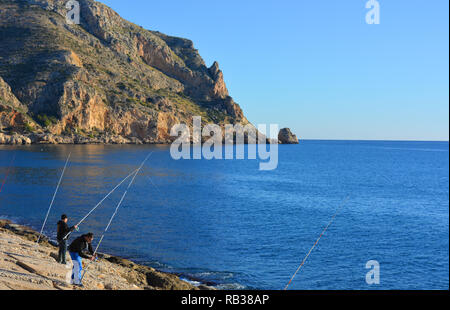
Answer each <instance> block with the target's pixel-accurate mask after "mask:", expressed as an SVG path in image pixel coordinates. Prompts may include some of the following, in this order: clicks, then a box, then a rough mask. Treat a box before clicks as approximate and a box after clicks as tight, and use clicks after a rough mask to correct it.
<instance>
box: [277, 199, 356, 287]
mask: <svg viewBox="0 0 450 310" xmlns="http://www.w3.org/2000/svg"><path fill="white" fill-rule="evenodd" d="M349 199H350V196H349V197H347V198H346V199H345V201H344V202H343V203H342V204H341V206H340V207H339V208H338V209H337V211H336V213H335V214H334V215H333V217H332V218H331V221H330V222H329V223H328V225H327V226H326V227H325V229H324V230H323V231H322V233H321V234H320V236H319V238H318V239H317V240H316V242H315V243H314V245H313V246H312V248H311V249H310V250H309V252H308V254H306V256H305V258H304V259H303V261H302V263H301V264H300V266H299V267H298V268H297V271H295V273H294V275H293V276H292V278H291V280H289V283H288V284H287V285H286V287H285V288H284V290H285V291H286V290H287V289H288V288H289V285H291V283H292V281H293V280H294V278H295V276H296V275H297V274H298V272H299V271H300V270H301V269H302V267H303V266H304V265H305V263H306V260H307V259H308V257H309V256H310V255H311V253H312V251H313V250H314V248H315V247H316V246H317V244H319V241H320V239H322V237H323V235H324V234H325V232H326V231H327V230H328V228H329V227H330V226H331V224H332V223H333V222H334V220H335V219H336V217H337V216H338V214H339V212H340V211H341V209H342V208H343V207H344V205H345V204H346V203H347V201H348V200H349Z"/></svg>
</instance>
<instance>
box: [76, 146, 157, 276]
mask: <svg viewBox="0 0 450 310" xmlns="http://www.w3.org/2000/svg"><path fill="white" fill-rule="evenodd" d="M152 154H153V152H152V153H150V154H149V155H148V156H147V157H146V158H145V159H144V161H143V162H142V164H141V166H140V167H139V168H138V169H137V170H136V173H135V174H134V176H133V179H131V181H130V184H128V187H127V189H126V190H125V192H124V193H123V195H122V198H121V199H120V201H119V203H118V204H117V206H116V209H115V210H114V213H113V215H112V216H111V218H110V219H109V222H108V225H106V228H105V230H104V232H103V235H102V236H101V238H100V240H99V242H98V244H97V247H96V248H95V251H94V254H93V257H95V255H96V254H97V251H98V249H99V247H100V244H101V243H102V241H103V238H105V235H106V233H107V232H108V229H109V227H110V226H111V223H112V221H113V219H114V217H115V216H116V214H117V212H118V211H119V208H120V206H121V205H122V202H123V200H124V199H125V196H126V195H127V193H128V190H129V189H130V187H131V185H132V184H133V183H134V180H135V179H136V176H137V175H138V174H139V171H141V169H142V167H143V166H144V164H145V162H146V161H147V160H148V159H149V158H150V156H151V155H152ZM91 263H92V261H90V262H89V263H88V265H87V266H86V268H85V269H84V272H83V275H82V276H81V279H80V282H82V281H83V278H84V275H85V274H86V271H87V269H88V267H89V265H90V264H91Z"/></svg>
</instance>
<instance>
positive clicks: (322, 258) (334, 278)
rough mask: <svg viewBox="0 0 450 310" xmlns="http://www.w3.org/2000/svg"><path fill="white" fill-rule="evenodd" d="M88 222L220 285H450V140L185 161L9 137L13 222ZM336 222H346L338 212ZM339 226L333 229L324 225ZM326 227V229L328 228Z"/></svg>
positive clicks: (151, 149)
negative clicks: (266, 167)
mask: <svg viewBox="0 0 450 310" xmlns="http://www.w3.org/2000/svg"><path fill="white" fill-rule="evenodd" d="M69 154H70V160H69V162H68V165H67V168H66V170H65V173H64V175H63V177H62V179H61V183H60V186H59V189H58V192H57V193H56V196H55V199H54V203H53V205H52V208H51V209H50V212H49V216H48V220H47V222H46V225H45V227H44V233H45V234H46V235H47V236H49V237H51V238H55V235H56V223H57V221H58V220H59V218H60V216H61V214H63V213H64V214H67V215H68V216H69V224H76V223H77V222H78V221H79V220H81V219H82V218H83V217H84V216H85V215H86V214H88V212H89V211H90V210H92V208H93V207H94V206H95V205H96V204H97V203H98V202H99V201H101V200H102V199H103V198H104V197H105V196H106V195H107V194H108V193H109V192H110V191H111V190H112V189H113V188H114V187H116V185H117V184H119V182H121V181H122V180H123V179H124V178H125V177H126V176H127V175H128V174H130V173H131V172H132V171H134V170H135V169H136V168H137V167H139V165H140V164H141V162H142V161H143V160H144V158H145V157H147V156H148V155H149V154H151V155H150V157H149V159H148V161H147V162H146V164H145V165H144V167H143V168H142V170H141V171H140V173H139V174H138V175H137V176H136V178H135V180H134V183H133V184H132V185H131V186H130V188H129V189H128V191H127V194H126V196H125V198H124V200H123V202H122V204H121V205H120V207H119V209H118V212H117V214H116V215H115V217H114V218H113V220H112V222H111V225H110V227H109V229H108V230H107V231H106V232H105V229H106V227H107V225H108V222H109V221H110V219H111V216H112V215H113V213H114V211H115V209H116V207H117V205H118V203H119V201H120V199H121V197H122V196H123V194H124V193H125V191H126V190H127V187H128V185H129V184H130V183H129V181H130V179H131V178H130V179H127V180H126V181H125V182H123V183H122V185H121V186H119V187H118V188H117V189H116V190H115V191H114V192H113V193H112V194H111V195H110V196H108V198H107V199H105V200H104V202H103V203H102V204H101V205H100V206H99V207H98V208H97V209H95V210H94V212H92V214H91V215H90V216H89V217H88V218H87V219H86V220H85V221H84V222H83V223H82V224H81V225H80V230H79V232H76V233H74V234H73V235H72V236H71V239H72V240H73V238H74V237H76V236H78V235H80V234H82V233H87V232H92V233H94V234H95V239H94V246H95V245H96V244H97V242H98V241H99V239H100V236H102V235H103V234H104V239H103V242H102V243H101V245H100V248H99V251H100V252H104V253H109V254H113V255H118V256H121V257H124V258H128V259H131V260H133V261H135V262H138V263H141V264H145V265H148V266H152V267H154V268H156V269H158V270H161V271H166V272H171V273H174V274H177V275H180V276H181V277H182V278H183V279H187V280H189V281H192V282H193V283H205V284H208V285H213V286H215V287H217V288H219V289H233V290H241V289H249V290H253V289H264V290H281V289H284V288H285V287H286V285H287V284H288V282H289V281H290V279H291V278H292V276H293V275H294V273H295V272H296V271H297V269H298V268H299V266H300V264H301V263H302V261H303V260H304V258H305V256H306V255H307V254H308V252H309V251H310V249H311V248H312V247H313V245H314V244H315V243H316V241H317V240H318V238H319V237H320V236H321V238H320V239H319V242H318V244H317V245H316V246H315V247H314V248H313V250H312V251H311V253H310V255H309V256H308V258H307V260H306V262H305V263H304V265H303V266H302V267H301V268H300V270H299V271H298V273H297V274H296V276H295V278H294V279H293V280H292V282H291V283H290V285H289V286H288V289H292V290H386V289H387V290H391V289H398V290H407V289H408V290H409V289H412V290H422V289H431V290H435V289H445V290H447V289H449V144H448V142H406V141H403V142H396V141H319V140H305V141H301V142H300V144H299V145H280V146H279V149H278V167H277V169H275V170H272V171H261V170H260V169H259V168H260V166H259V163H260V162H259V160H251V159H244V160H207V159H201V160H183V159H181V160H174V159H173V158H172V156H171V153H170V147H169V146H160V145H125V146H124V145H115V146H114V145H32V146H0V186H1V190H0V218H6V219H10V220H13V221H15V222H17V223H20V224H25V225H28V226H31V227H33V228H35V229H36V230H40V229H41V227H42V225H43V222H44V220H45V217H46V214H47V211H48V210H49V206H50V203H51V201H52V198H53V195H54V193H55V189H56V187H57V185H58V181H59V179H60V176H61V173H62V171H63V168H64V164H65V162H66V159H67V157H68V155H69ZM332 219H333V220H332ZM328 225H329V227H328V229H327V230H326V231H325V232H324V233H323V231H324V228H325V227H327V226H328ZM322 233H323V234H322Z"/></svg>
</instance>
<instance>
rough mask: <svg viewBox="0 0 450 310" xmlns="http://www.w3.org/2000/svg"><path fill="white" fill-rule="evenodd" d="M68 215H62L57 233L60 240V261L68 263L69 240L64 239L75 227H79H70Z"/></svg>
mask: <svg viewBox="0 0 450 310" xmlns="http://www.w3.org/2000/svg"><path fill="white" fill-rule="evenodd" d="M68 220H69V219H68V217H67V215H65V214H63V215H61V220H60V221H59V222H58V230H57V234H56V239H57V240H58V245H59V252H58V263H60V264H63V265H65V264H66V252H67V240H66V239H64V237H65V236H67V234H68V233H71V232H72V231H74V230H75V229H78V227H77V225H75V226H72V227H70V228H69V226H68V225H67V221H68Z"/></svg>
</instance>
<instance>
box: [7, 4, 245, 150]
mask: <svg viewBox="0 0 450 310" xmlns="http://www.w3.org/2000/svg"><path fill="white" fill-rule="evenodd" d="M79 3H80V9H81V14H80V17H81V20H80V22H81V24H80V25H69V24H67V23H66V19H65V16H66V12H67V9H66V8H65V4H66V2H65V1H58V0H0V131H3V133H4V135H5V134H7V135H12V134H14V133H17V134H21V135H28V136H29V137H30V138H31V140H32V141H33V142H40V141H47V142H55V143H57V142H59V143H73V142H80V141H82V142H89V141H91V142H99V143H108V142H117V143H127V142H144V143H167V142H170V135H169V133H170V129H171V127H172V126H173V125H174V124H176V123H186V124H189V125H191V124H192V116H195V115H200V116H202V119H203V121H204V122H205V123H211V122H214V123H218V124H225V123H232V124H236V123H241V124H248V121H247V119H246V118H245V116H244V114H243V112H242V110H241V109H240V107H239V106H238V105H237V104H236V103H235V102H234V101H233V99H232V98H231V97H230V96H229V94H228V90H227V87H226V85H225V82H224V77H223V74H222V71H221V70H220V68H219V65H218V63H217V62H215V63H214V64H213V65H212V66H211V67H210V68H208V67H207V66H206V65H205V63H204V61H203V59H202V58H201V57H200V55H199V53H198V51H197V50H196V49H195V48H194V46H193V43H192V42H191V41H189V40H186V39H181V38H175V37H170V36H167V35H164V34H162V33H159V32H153V31H148V30H144V29H143V28H141V27H139V26H137V25H134V24H132V23H130V22H128V21H126V20H124V19H122V18H121V17H120V16H119V15H118V14H117V13H116V12H114V11H113V10H112V9H110V8H109V7H107V6H105V5H103V4H102V3H99V2H96V1H93V0H79ZM0 134H1V132H0Z"/></svg>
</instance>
